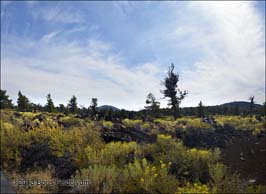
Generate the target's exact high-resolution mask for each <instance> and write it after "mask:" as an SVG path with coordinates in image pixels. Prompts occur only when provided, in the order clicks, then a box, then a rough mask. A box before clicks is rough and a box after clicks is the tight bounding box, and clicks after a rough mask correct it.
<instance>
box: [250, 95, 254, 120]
mask: <svg viewBox="0 0 266 194" xmlns="http://www.w3.org/2000/svg"><path fill="white" fill-rule="evenodd" d="M249 100H250V107H249V114H250V116H252V115H253V109H254V104H255V102H254V96H251V97H249Z"/></svg>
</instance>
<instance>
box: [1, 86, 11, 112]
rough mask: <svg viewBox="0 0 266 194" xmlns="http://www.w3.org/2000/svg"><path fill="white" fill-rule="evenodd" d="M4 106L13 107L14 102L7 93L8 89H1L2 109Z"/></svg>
mask: <svg viewBox="0 0 266 194" xmlns="http://www.w3.org/2000/svg"><path fill="white" fill-rule="evenodd" d="M4 108H13V104H12V100H10V99H9V96H8V95H7V94H6V90H0V109H4Z"/></svg>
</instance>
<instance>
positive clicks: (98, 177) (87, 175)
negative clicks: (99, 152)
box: [73, 165, 120, 193]
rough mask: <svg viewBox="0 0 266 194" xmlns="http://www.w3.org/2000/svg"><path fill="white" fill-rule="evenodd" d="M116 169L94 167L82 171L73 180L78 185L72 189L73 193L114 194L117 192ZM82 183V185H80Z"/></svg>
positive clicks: (117, 172) (117, 173)
mask: <svg viewBox="0 0 266 194" xmlns="http://www.w3.org/2000/svg"><path fill="white" fill-rule="evenodd" d="M119 175H120V173H119V171H118V169H117V167H115V166H103V165H94V166H91V167H89V168H87V169H82V171H81V174H80V175H77V176H75V178H74V180H75V182H77V183H78V184H77V185H76V186H75V188H74V190H73V191H74V192H75V193H115V192H116V191H118V190H119V189H118V187H119V184H117V179H118V176H119ZM82 182H84V184H80V183H82Z"/></svg>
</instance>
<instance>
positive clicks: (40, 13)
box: [30, 1, 85, 24]
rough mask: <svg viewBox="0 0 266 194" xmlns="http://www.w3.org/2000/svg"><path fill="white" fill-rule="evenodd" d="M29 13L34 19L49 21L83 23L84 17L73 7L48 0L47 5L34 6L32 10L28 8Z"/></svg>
mask: <svg viewBox="0 0 266 194" xmlns="http://www.w3.org/2000/svg"><path fill="white" fill-rule="evenodd" d="M42 3H43V2H42ZM30 14H32V16H33V18H34V19H36V20H37V19H42V20H44V21H48V22H51V23H62V24H68V23H84V22H85V18H84V16H83V14H82V13H81V12H78V11H77V10H75V9H74V8H73V7H67V6H64V5H63V2H60V1H58V2H56V1H55V2H50V4H49V6H45V5H44V6H40V7H36V8H35V9H34V11H32V10H31V8H30Z"/></svg>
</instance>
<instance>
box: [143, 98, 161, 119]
mask: <svg viewBox="0 0 266 194" xmlns="http://www.w3.org/2000/svg"><path fill="white" fill-rule="evenodd" d="M146 104H147V106H145V108H146V109H147V110H148V111H151V113H152V115H153V116H155V117H157V116H158V111H159V109H160V102H158V101H157V100H156V98H155V96H154V95H153V94H152V93H149V94H148V96H147V99H146Z"/></svg>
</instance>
